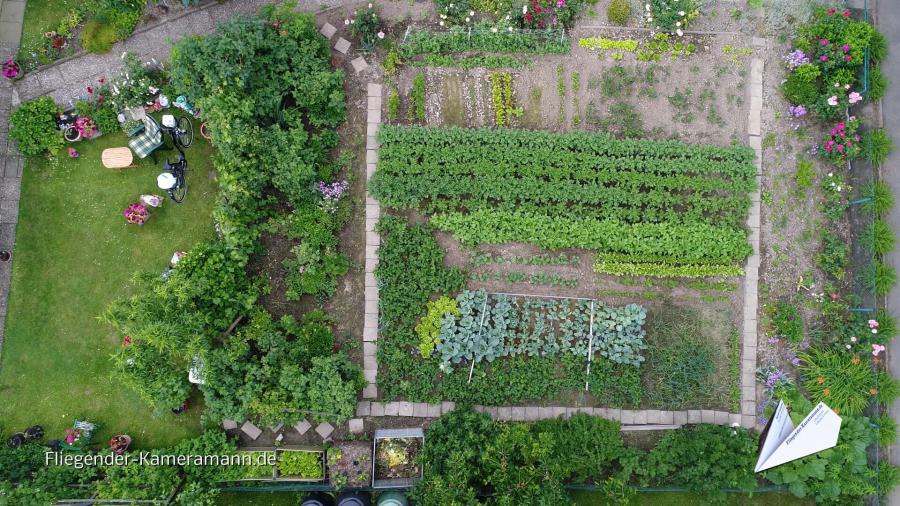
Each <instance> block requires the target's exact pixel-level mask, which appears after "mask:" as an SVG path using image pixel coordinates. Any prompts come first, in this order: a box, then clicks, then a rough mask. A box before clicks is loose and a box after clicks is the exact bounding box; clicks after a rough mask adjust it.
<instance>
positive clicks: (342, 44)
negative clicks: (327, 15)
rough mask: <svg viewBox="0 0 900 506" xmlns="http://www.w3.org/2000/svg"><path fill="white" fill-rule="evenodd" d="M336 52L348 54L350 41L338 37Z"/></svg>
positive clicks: (335, 46)
mask: <svg viewBox="0 0 900 506" xmlns="http://www.w3.org/2000/svg"><path fill="white" fill-rule="evenodd" d="M334 50H335V51H337V52H338V53H341V54H347V51H349V50H350V41H349V40H347V39H345V38H343V37H338V40H337V42H336V43H335V44H334Z"/></svg>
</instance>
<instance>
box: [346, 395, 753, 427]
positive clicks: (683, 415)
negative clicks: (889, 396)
mask: <svg viewBox="0 0 900 506" xmlns="http://www.w3.org/2000/svg"><path fill="white" fill-rule="evenodd" d="M454 408H456V403H455V402H449V401H444V402H441V403H439V404H429V403H427V402H405V401H394V402H375V401H360V402H359V403H358V404H357V405H356V416H357V417H385V416H387V417H392V416H394V417H396V416H403V417H412V418H438V417H440V416H441V415H444V414H446V413H448V412H450V411H452V410H453V409H454ZM472 409H473V410H474V411H476V412H479V413H486V414H488V415H489V416H490V417H491V418H493V419H494V420H497V421H504V422H531V421H537V420H550V419H555V418H559V417H563V418H569V417H570V416H572V415H574V414H576V413H584V414H586V415H590V416H596V417H600V418H606V419H608V420H613V421H616V422H619V423H621V424H622V430H653V429H651V428H650V427H653V428H658V429H660V430H665V429H675V428H678V427H681V426H683V425H687V424H697V423H711V424H716V425H740V424H741V415H740V414H738V413H728V412H727V411H716V410H710V409H689V410H681V411H666V410H657V409H644V410H630V409H617V408H589V407H580V408H572V407H564V406H481V405H477V404H476V405H474V406H472ZM754 419H755V417H754Z"/></svg>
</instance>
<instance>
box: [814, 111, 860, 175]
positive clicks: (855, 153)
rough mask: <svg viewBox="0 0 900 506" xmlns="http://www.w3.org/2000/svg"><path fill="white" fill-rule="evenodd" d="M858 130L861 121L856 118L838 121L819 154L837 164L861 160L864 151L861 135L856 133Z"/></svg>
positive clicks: (851, 117)
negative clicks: (860, 139)
mask: <svg viewBox="0 0 900 506" xmlns="http://www.w3.org/2000/svg"><path fill="white" fill-rule="evenodd" d="M858 129H859V120H858V119H856V116H850V118H849V119H847V120H845V121H838V122H837V124H836V125H835V126H834V127H833V128H832V129H831V131H830V132H828V135H827V136H826V137H825V140H824V142H823V143H822V145H821V146H820V147H819V154H821V155H822V156H823V157H825V158H827V159H829V160H831V161H832V162H835V163H842V162H846V161H847V160H854V159H856V158H859V155H860V153H861V151H862V149H861V146H860V143H859V134H857V133H856V132H857V130H858Z"/></svg>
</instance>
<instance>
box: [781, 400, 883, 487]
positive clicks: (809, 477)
mask: <svg viewBox="0 0 900 506" xmlns="http://www.w3.org/2000/svg"><path fill="white" fill-rule="evenodd" d="M826 402H827V401H826ZM829 405H830V404H829ZM791 407H792V412H791V418H792V419H793V421H794V424H799V423H800V421H801V420H802V419H803V418H804V417H805V416H806V415H807V414H808V413H809V412H810V411H812V408H813V405H812V404H810V403H809V401H807V400H806V399H800V400H799V401H794V402H792V403H791ZM841 418H842V420H843V421H842V423H841V432H840V434H839V435H838V442H837V446H835V447H833V448H831V449H830V450H829V451H826V452H818V453H814V454H812V455H808V456H806V457H803V458H800V459H797V460H794V461H791V462H787V463H785V464H782V465H780V466H776V467H774V468H772V469H769V470H767V471H765V477H766V479H768V480H770V481H771V482H773V483H775V484H778V485H787V487H788V490H790V492H791V493H792V494H794V495H795V496H797V497H809V498H811V499H813V500H815V502H816V504H851V503H855V502H858V501H857V500H854V499H858V498H860V497H865V496H869V495H872V494H874V493H875V491H876V489H875V485H874V480H875V473H874V470H873V469H872V468H870V467H868V466H867V457H866V448H867V447H868V446H869V445H871V444H872V443H873V442H874V439H875V436H876V433H875V431H873V430H872V429H871V428H870V427H869V423H870V422H869V420H868V419H867V418H864V417H860V416H848V415H847V414H844V413H841ZM883 490H884V489H883Z"/></svg>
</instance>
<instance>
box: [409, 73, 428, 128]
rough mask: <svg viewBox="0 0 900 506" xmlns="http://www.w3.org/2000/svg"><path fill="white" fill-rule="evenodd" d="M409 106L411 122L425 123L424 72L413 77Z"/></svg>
mask: <svg viewBox="0 0 900 506" xmlns="http://www.w3.org/2000/svg"><path fill="white" fill-rule="evenodd" d="M409 104H410V105H409V120H410V121H413V120H417V121H425V74H424V73H422V72H419V73H417V74H416V76H415V77H413V82H412V90H410V92H409Z"/></svg>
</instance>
